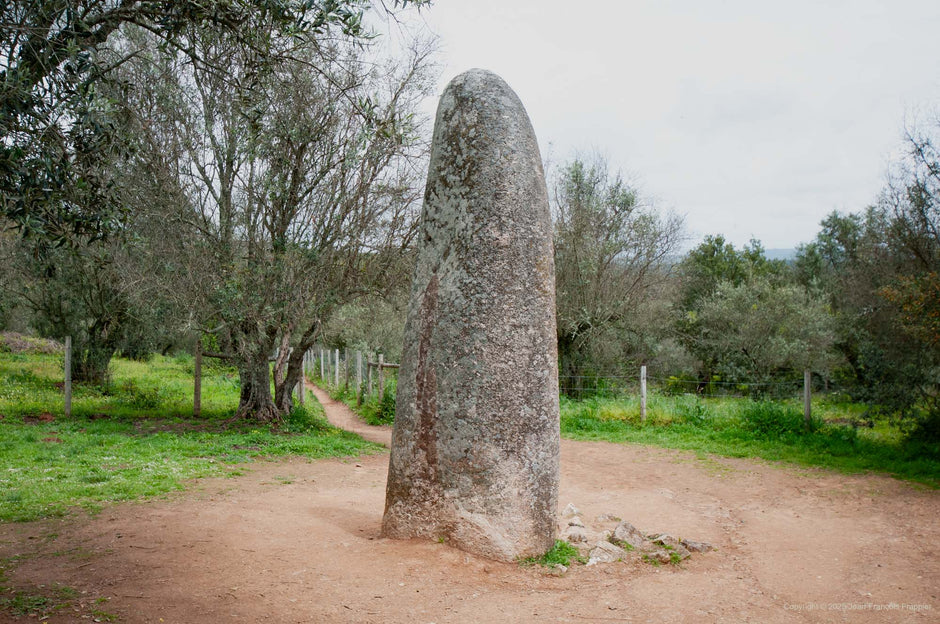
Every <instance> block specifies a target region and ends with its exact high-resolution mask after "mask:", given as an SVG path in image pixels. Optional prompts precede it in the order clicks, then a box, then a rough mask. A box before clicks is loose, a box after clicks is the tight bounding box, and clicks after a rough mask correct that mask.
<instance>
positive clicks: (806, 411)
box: [803, 370, 813, 429]
mask: <svg viewBox="0 0 940 624" xmlns="http://www.w3.org/2000/svg"><path fill="white" fill-rule="evenodd" d="M812 392H813V373H812V371H809V370H805V371H803V420H804V421H805V423H806V428H807V429H809V426H810V422H811V421H812V417H813V405H812Z"/></svg>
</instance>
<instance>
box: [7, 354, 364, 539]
mask: <svg viewBox="0 0 940 624" xmlns="http://www.w3.org/2000/svg"><path fill="white" fill-rule="evenodd" d="M192 374H193V362H192V358H190V357H188V356H182V357H177V358H165V357H159V356H157V357H154V358H153V360H152V361H150V362H147V363H142V362H134V361H128V360H122V359H116V360H115V361H114V362H113V364H112V381H111V383H110V385H109V387H107V388H97V387H92V386H84V385H80V384H79V385H77V386H76V387H75V389H74V392H73V396H74V398H73V403H72V406H73V407H72V414H73V415H72V417H71V418H69V419H66V418H64V416H63V411H62V410H63V392H62V389H61V385H62V380H63V373H62V356H61V355H58V354H39V353H9V352H7V353H0V521H25V520H33V519H37V518H42V517H48V516H57V515H61V514H64V513H66V512H67V511H68V510H69V509H71V508H74V507H80V508H84V509H87V510H96V509H98V508H100V507H101V505H103V504H105V503H107V502H110V501H120V500H132V499H138V498H142V497H149V496H157V495H161V494H165V493H167V492H170V491H172V490H178V489H182V488H183V485H184V482H185V481H186V480H188V479H193V478H198V477H208V476H224V475H237V474H240V469H239V465H240V464H243V463H244V462H248V461H251V460H253V459H256V458H262V457H276V456H283V455H299V456H304V457H309V458H320V457H335V456H344V455H357V454H359V453H363V452H376V451H378V450H380V449H381V448H382V447H379V446H377V445H373V444H371V443H368V442H365V441H363V440H362V439H361V438H359V437H358V436H355V435H353V434H350V433H347V432H344V431H340V430H338V429H335V428H333V427H331V426H330V425H329V424H328V423H327V422H326V420H325V419H324V418H323V415H322V408H321V407H320V406H319V404H317V403H316V400H315V399H314V398H313V397H312V396H311V397H310V398H309V401H308V407H307V409H296V410H295V411H294V412H293V413H292V414H291V415H290V417H289V418H288V419H287V422H285V423H283V424H282V425H281V426H280V427H278V428H274V427H266V426H260V425H257V424H251V423H244V422H234V421H232V420H231V418H232V415H233V414H234V411H235V408H236V406H237V404H238V379H237V374H236V373H235V372H234V371H233V370H231V369H227V368H222V367H212V366H209V367H205V368H204V371H203V390H202V406H203V407H202V413H203V415H202V417H200V418H198V419H194V418H193V417H192Z"/></svg>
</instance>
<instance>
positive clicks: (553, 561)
mask: <svg viewBox="0 0 940 624" xmlns="http://www.w3.org/2000/svg"><path fill="white" fill-rule="evenodd" d="M572 560H574V561H576V562H578V563H587V559H585V558H584V557H583V556H581V554H580V553H579V552H578V549H577V548H575V547H574V546H572V545H571V544H569V543H568V542H566V541H565V540H555V545H554V546H552V547H551V549H550V550H549V551H548V552H546V553H545V554H544V555H542V556H541V557H528V558H526V559H523V560H522V562H521V563H522V565H540V566H544V567H546V568H552V567H554V566H556V565H558V564H561V565H563V566H570V565H571V561H572Z"/></svg>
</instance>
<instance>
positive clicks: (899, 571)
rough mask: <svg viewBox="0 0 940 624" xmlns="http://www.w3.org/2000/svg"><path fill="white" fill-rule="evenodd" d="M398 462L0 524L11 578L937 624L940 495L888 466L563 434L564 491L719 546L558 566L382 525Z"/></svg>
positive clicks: (120, 592) (493, 607)
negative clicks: (840, 469) (869, 469)
mask: <svg viewBox="0 0 940 624" xmlns="http://www.w3.org/2000/svg"><path fill="white" fill-rule="evenodd" d="M321 401H322V402H323V403H324V404H325V406H326V409H327V414H328V416H329V417H330V419H331V420H333V421H334V422H336V423H338V424H341V425H343V426H345V427H347V428H351V429H354V430H357V431H359V432H360V433H363V434H364V435H366V436H368V437H370V438H371V439H373V440H379V441H387V440H388V438H389V430H388V429H387V428H380V427H375V428H373V427H367V426H366V425H364V424H362V423H359V422H358V421H357V420H356V419H355V417H354V416H353V415H352V414H351V413H349V412H348V410H346V409H345V408H343V407H342V406H340V405H338V404H336V403H334V402H332V401H330V400H329V399H328V397H326V396H321ZM387 462H388V454H387V453H386V454H382V455H376V456H369V457H361V458H351V459H346V460H324V461H304V460H300V459H292V460H280V461H272V462H259V463H255V464H251V465H250V466H249V467H248V468H247V470H248V474H246V475H245V476H242V477H238V478H234V479H212V480H203V481H199V482H196V483H194V484H193V485H192V486H191V487H190V488H189V489H188V490H187V492H185V493H183V494H180V495H177V496H173V497H171V498H170V499H168V500H160V501H151V502H146V503H130V504H120V505H114V506H111V507H109V508H107V509H105V510H104V511H103V512H102V513H100V514H98V515H97V516H94V517H87V516H77V517H70V518H67V519H63V520H56V521H43V522H36V523H29V524H5V525H0V556H2V557H10V556H13V555H16V554H20V555H25V556H24V557H22V558H21V559H20V562H19V563H18V565H17V567H16V568H15V569H14V570H13V571H12V572H11V573H10V579H9V581H8V583H9V584H15V585H19V586H22V587H30V586H32V587H36V586H38V585H45V586H47V587H51V586H54V585H55V584H57V583H58V584H63V585H68V586H71V587H74V588H76V589H77V590H79V592H80V594H79V598H78V599H76V600H75V601H74V603H75V607H74V609H73V610H67V611H65V612H61V613H58V614H55V615H52V616H51V617H49V618H48V619H46V620H42V621H48V622H72V621H77V622H89V621H92V620H94V619H95V618H97V619H98V620H101V621H107V618H108V617H109V616H115V617H116V618H117V619H118V621H120V622H132V623H134V622H154V623H160V622H165V623H167V624H170V623H174V622H187V623H188V622H193V623H196V622H199V623H201V622H266V621H271V622H376V623H378V622H408V623H417V624H427V623H430V622H435V623H443V622H578V623H583V622H693V621H695V622H699V621H700V622H918V623H919V622H938V621H940V600H938V594H940V558H938V555H940V552H938V545H940V522H938V517H940V493H938V492H936V491H929V490H925V489H922V488H918V487H915V486H911V485H908V484H905V483H901V482H899V481H896V480H893V479H891V478H887V477H882V476H871V475H868V476H846V475H842V474H836V473H831V472H827V471H822V470H807V469H801V468H794V467H788V466H780V465H774V464H769V463H765V462H760V461H752V460H732V459H724V458H715V457H706V458H699V457H696V455H694V454H692V453H686V452H678V451H669V450H663V449H657V448H647V447H642V446H625V445H615V444H606V443H586V442H573V441H564V442H563V443H562V485H561V499H560V502H561V505H562V506H564V505H566V504H567V503H568V502H572V503H574V504H575V505H576V506H577V507H578V508H580V509H581V511H582V512H583V514H582V515H583V518H584V520H585V521H586V524H588V525H592V524H595V525H596V524H597V522H596V521H595V518H596V517H597V516H598V515H600V514H604V513H610V514H615V515H617V516H621V517H623V518H624V519H627V520H629V521H630V522H632V523H633V524H634V525H636V526H637V527H638V528H640V529H641V530H643V531H646V532H652V531H657V532H660V531H662V532H668V533H671V534H673V535H677V536H681V537H686V538H688V539H693V540H704V541H708V542H711V543H712V544H714V545H715V546H716V547H717V550H715V551H712V552H708V553H703V554H694V555H693V556H692V558H691V559H688V560H686V561H685V562H683V563H682V564H681V565H679V566H672V565H665V566H661V567H654V566H652V565H650V564H648V563H644V562H642V561H639V560H637V559H636V558H631V559H629V560H628V561H626V562H617V563H611V564H602V565H596V566H590V567H588V566H582V565H576V566H573V567H572V568H571V569H570V570H569V571H568V572H567V573H566V574H564V575H561V576H554V575H552V574H551V573H549V572H547V571H545V570H544V569H542V568H539V567H529V568H526V567H522V566H519V565H514V564H501V563H493V562H490V561H487V560H484V559H480V558H477V557H474V556H471V555H467V554H464V553H462V552H459V551H457V550H454V549H452V548H450V547H448V546H447V545H445V544H438V543H431V542H421V541H405V542H399V541H391V540H385V539H381V538H380V537H379V527H380V522H381V515H382V506H383V501H384V494H385V476H386V468H387ZM96 599H102V600H101V601H100V603H99V602H96ZM104 599H106V600H104ZM96 610H97V611H98V613H95V611H96ZM2 618H3V616H0V620H2ZM13 621H17V620H13ZM19 621H37V620H36V619H35V618H28V617H23V618H21V619H20V620H19Z"/></svg>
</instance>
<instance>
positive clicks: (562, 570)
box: [553, 563, 568, 574]
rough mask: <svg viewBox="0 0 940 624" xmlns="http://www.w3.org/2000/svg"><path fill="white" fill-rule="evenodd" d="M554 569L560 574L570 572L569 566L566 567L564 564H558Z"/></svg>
mask: <svg viewBox="0 0 940 624" xmlns="http://www.w3.org/2000/svg"><path fill="white" fill-rule="evenodd" d="M553 569H555V570H557V571H558V572H560V573H562V574H564V573H565V572H567V571H568V566H566V565H564V564H562V563H556V564H555V565H554V566H553Z"/></svg>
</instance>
